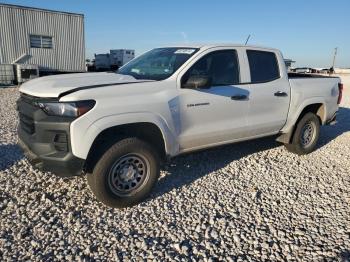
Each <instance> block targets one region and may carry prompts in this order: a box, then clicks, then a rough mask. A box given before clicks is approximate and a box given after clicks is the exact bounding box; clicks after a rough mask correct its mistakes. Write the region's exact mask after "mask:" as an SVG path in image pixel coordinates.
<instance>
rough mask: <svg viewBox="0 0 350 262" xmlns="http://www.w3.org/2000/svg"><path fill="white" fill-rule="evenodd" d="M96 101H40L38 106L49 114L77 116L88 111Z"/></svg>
mask: <svg viewBox="0 0 350 262" xmlns="http://www.w3.org/2000/svg"><path fill="white" fill-rule="evenodd" d="M95 104H96V102H95V101H94V100H85V101H77V102H47V103H45V102H40V103H38V106H39V107H40V108H41V109H42V110H43V111H44V112H45V113H46V114H48V115H50V116H66V117H79V116H82V115H83V114H85V113H87V112H88V111H90V110H91V109H92V108H93V107H94V106H95Z"/></svg>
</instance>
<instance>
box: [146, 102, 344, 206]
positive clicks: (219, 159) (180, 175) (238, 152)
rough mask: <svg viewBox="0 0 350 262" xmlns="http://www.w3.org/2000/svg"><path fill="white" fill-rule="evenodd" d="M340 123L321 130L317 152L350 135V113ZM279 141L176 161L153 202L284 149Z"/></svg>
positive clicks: (254, 142) (262, 141) (262, 140)
mask: <svg viewBox="0 0 350 262" xmlns="http://www.w3.org/2000/svg"><path fill="white" fill-rule="evenodd" d="M337 120H338V123H337V125H335V126H323V127H322V128H321V136H320V141H319V145H318V148H317V149H316V150H319V149H320V148H322V147H323V146H325V145H327V144H328V143H329V142H331V141H332V140H334V139H335V138H337V137H338V136H340V135H341V134H343V133H345V132H349V131H350V109H349V108H344V107H342V108H340V109H339V112H338V116H337ZM275 138H276V137H274V136H272V137H266V138H260V139H256V140H252V141H247V142H240V143H236V144H231V145H226V146H221V147H217V148H213V149H209V150H205V151H201V152H196V153H192V154H188V155H182V156H179V157H176V158H175V159H173V160H172V161H171V163H170V164H168V165H166V166H165V167H164V171H165V173H166V174H165V176H161V178H160V179H159V181H158V184H157V186H156V189H155V190H154V191H153V194H152V195H151V196H150V199H149V200H152V199H155V198H157V197H159V196H161V195H163V194H166V193H168V192H170V191H171V190H173V189H178V188H181V187H183V186H186V185H189V184H191V183H192V182H194V181H196V180H197V179H199V178H201V177H203V176H206V175H208V174H210V173H212V172H215V171H217V170H219V169H221V168H223V167H225V166H227V165H228V164H230V163H231V162H233V161H235V160H239V159H241V158H243V157H245V156H248V155H250V154H253V153H257V152H261V151H265V150H269V149H273V148H276V147H278V146H281V145H282V144H280V143H278V142H276V141H275ZM232 175H235V174H232Z"/></svg>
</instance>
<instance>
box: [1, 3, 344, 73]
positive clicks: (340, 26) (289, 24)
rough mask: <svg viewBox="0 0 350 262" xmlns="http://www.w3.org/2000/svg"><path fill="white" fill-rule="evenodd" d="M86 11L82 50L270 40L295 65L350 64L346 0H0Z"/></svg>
mask: <svg viewBox="0 0 350 262" xmlns="http://www.w3.org/2000/svg"><path fill="white" fill-rule="evenodd" d="M0 1H1V0H0ZM1 2H3V3H8V4H19V5H25V6H33V7H40V8H48V9H54V10H60V11H69V12H78V13H83V14H84V15H85V33H86V50H87V52H86V53H87V56H88V57H90V58H91V57H92V56H93V54H94V53H106V52H108V51H109V49H118V48H132V49H136V53H137V54H140V53H142V52H144V51H146V50H148V49H151V48H153V47H157V46H162V45H171V44H179V43H184V42H189V43H191V42H195V43H199V42H205V43H210V42H225V43H227V42H233V43H243V42H244V41H245V39H246V37H247V36H248V34H251V35H252V36H251V40H250V44H256V45H263V46H270V47H276V48H279V49H281V50H282V52H283V54H284V57H286V58H292V59H293V60H296V61H297V66H315V67H329V66H330V65H331V63H332V57H333V52H334V48H335V47H338V56H337V61H336V66H338V67H350V28H349V26H350V19H349V15H350V14H349V12H350V1H349V0H333V1H300V0H293V1H278V0H270V1H267V0H266V1H259V0H255V1H253V0H247V1H243V0H242V1H230V0H221V1H220V0H216V1H209V0H208V1H203V0H201V1H200V0H197V1H195V0H192V1H191V0H187V1H186V0H172V1H165V0H133V1H125V0H124V1H104V0H99V1H83V0H60V1H58V0H56V1H48V0H36V1H30V0H22V1H1Z"/></svg>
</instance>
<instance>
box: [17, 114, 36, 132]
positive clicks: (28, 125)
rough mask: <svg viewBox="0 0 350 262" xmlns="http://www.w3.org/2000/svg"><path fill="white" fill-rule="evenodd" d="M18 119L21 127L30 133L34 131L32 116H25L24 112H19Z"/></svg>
mask: <svg viewBox="0 0 350 262" xmlns="http://www.w3.org/2000/svg"><path fill="white" fill-rule="evenodd" d="M19 121H20V125H21V127H22V129H23V130H24V131H25V132H26V133H28V134H30V135H32V134H34V133H35V125H34V120H33V118H31V117H29V116H26V115H24V114H22V113H21V112H19Z"/></svg>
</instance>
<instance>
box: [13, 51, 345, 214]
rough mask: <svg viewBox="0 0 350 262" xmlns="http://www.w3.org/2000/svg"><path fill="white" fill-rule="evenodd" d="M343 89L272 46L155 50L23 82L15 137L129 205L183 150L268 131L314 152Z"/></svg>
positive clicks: (46, 164) (107, 198)
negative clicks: (91, 69) (103, 66)
mask: <svg viewBox="0 0 350 262" xmlns="http://www.w3.org/2000/svg"><path fill="white" fill-rule="evenodd" d="M342 88H343V85H342V84H341V83H340V79H339V78H337V77H324V76H312V75H305V74H304V75H302V74H288V73H287V70H286V67H285V64H284V60H283V57H282V54H281V53H280V51H278V50H276V49H271V48H261V47H254V46H241V45H225V44H222V45H189V46H179V47H176V46H173V47H165V48H156V49H153V50H151V51H149V52H147V53H145V54H143V55H141V56H139V57H138V58H136V59H134V60H132V61H131V62H129V63H128V64H126V65H125V66H123V67H121V68H120V69H119V70H118V71H117V72H106V73H80V74H67V75H56V76H48V77H42V78H38V79H34V80H32V81H29V82H27V83H24V84H23V85H22V86H21V87H20V98H19V100H18V102H17V110H18V112H19V119H20V122H19V126H18V136H19V144H20V146H21V147H22V148H23V150H24V152H25V155H26V156H27V158H28V159H29V160H30V162H31V163H32V164H33V165H34V166H35V167H37V168H40V169H41V170H44V171H51V172H53V173H56V174H58V175H60V176H73V175H80V174H84V173H85V174H86V177H87V180H88V184H89V186H90V188H91V190H92V191H93V193H94V194H95V196H96V197H97V199H98V200H100V201H101V202H103V203H104V204H106V205H108V206H111V207H126V206H131V205H134V204H136V203H139V202H140V201H142V200H143V199H145V197H147V195H148V194H149V193H150V191H151V189H152V188H153V186H154V184H155V183H156V181H157V179H158V176H159V173H160V164H161V163H162V161H164V160H166V159H168V158H170V157H174V156H176V155H179V154H182V153H185V152H190V151H194V150H198V149H204V148H209V147H213V146H217V145H223V144H228V143H234V142H238V141H243V140H249V139H255V138H259V137H265V136H271V135H277V140H278V141H280V142H282V143H284V144H285V146H286V148H287V149H288V150H289V151H291V152H294V153H296V154H299V155H302V154H307V153H310V152H312V151H313V150H314V149H315V146H316V143H317V140H318V137H319V133H320V125H325V124H333V123H335V118H336V113H337V111H338V105H339V103H340V100H341V98H342Z"/></svg>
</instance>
